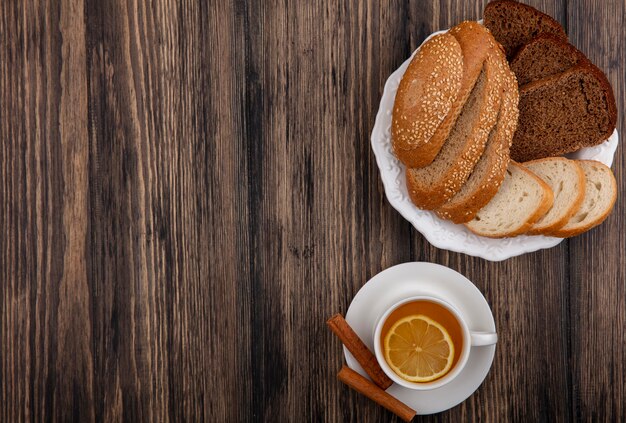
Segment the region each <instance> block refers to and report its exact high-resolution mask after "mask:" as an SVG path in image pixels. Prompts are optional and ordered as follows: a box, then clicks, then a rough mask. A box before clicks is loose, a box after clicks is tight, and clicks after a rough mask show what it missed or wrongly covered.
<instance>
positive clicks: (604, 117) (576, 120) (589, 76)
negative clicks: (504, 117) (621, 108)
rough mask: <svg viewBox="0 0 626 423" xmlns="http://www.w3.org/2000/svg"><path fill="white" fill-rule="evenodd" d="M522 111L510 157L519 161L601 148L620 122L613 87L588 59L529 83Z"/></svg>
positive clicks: (521, 93)
mask: <svg viewBox="0 0 626 423" xmlns="http://www.w3.org/2000/svg"><path fill="white" fill-rule="evenodd" d="M519 112H520V115H519V122H518V125H517V131H516V132H515V135H514V137H513V145H512V146H511V158H512V159H513V160H516V161H518V162H525V161H529V160H534V159H541V158H544V157H553V156H560V155H563V154H565V153H570V152H573V151H576V150H579V149H580V148H582V147H590V146H594V145H598V144H601V143H602V142H604V141H605V140H606V139H607V138H609V136H611V134H612V133H613V130H614V129H615V123H616V121H617V109H616V106H615V98H614V97H613V89H612V88H611V85H610V84H609V82H608V80H607V79H606V76H605V75H604V73H602V71H601V70H600V69H598V68H597V67H596V66H594V65H593V64H591V62H588V61H584V62H581V63H579V64H578V65H576V66H574V67H573V68H570V69H568V70H566V71H565V72H563V73H560V74H557V75H554V76H551V77H548V78H543V79H540V80H538V81H535V82H532V83H530V84H527V85H525V86H524V87H523V88H522V89H520V101H519Z"/></svg>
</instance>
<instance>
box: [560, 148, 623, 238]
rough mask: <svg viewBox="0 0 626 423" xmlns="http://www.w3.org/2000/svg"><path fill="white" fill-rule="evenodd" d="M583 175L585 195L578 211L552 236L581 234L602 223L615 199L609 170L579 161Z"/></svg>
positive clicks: (614, 188) (564, 236) (590, 162)
mask: <svg viewBox="0 0 626 423" xmlns="http://www.w3.org/2000/svg"><path fill="white" fill-rule="evenodd" d="M578 163H579V164H580V166H581V167H582V169H583V171H584V173H585V195H584V199H583V201H582V204H581V205H580V208H579V209H578V211H577V212H576V213H575V214H574V215H573V216H572V217H571V218H570V219H569V221H568V222H567V223H566V224H565V225H564V226H563V227H561V228H560V229H558V230H555V231H553V232H551V233H550V234H551V235H552V236H557V237H560V238H567V237H571V236H575V235H578V234H581V233H583V232H585V231H588V230H589V229H591V228H593V227H594V226H597V225H599V224H600V223H602V222H603V221H604V220H605V219H606V218H607V217H608V215H609V213H610V212H611V210H612V209H613V205H614V204H615V199H616V198H617V184H616V182H615V176H613V172H612V171H611V169H610V168H608V167H607V166H605V165H604V164H602V163H600V162H596V161H594V160H579V161H578Z"/></svg>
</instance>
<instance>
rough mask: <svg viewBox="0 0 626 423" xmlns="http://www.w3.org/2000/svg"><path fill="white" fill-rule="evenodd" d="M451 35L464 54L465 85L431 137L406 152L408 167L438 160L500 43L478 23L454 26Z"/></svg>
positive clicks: (420, 165)
mask: <svg viewBox="0 0 626 423" xmlns="http://www.w3.org/2000/svg"><path fill="white" fill-rule="evenodd" d="M448 34H450V35H452V36H453V37H454V38H455V39H456V40H457V41H458V43H459V45H460V46H461V51H462V54H463V78H462V79H461V87H460V88H459V90H458V94H457V96H456V99H455V101H454V103H452V107H450V109H449V111H448V113H447V115H445V117H444V118H443V120H442V121H441V123H440V124H439V126H438V127H437V129H436V130H435V132H434V134H433V136H432V137H431V138H430V140H428V141H427V142H426V143H425V144H423V145H422V146H421V147H419V148H416V149H413V150H412V151H411V152H410V153H408V154H407V153H404V156H403V158H404V159H405V163H407V164H408V167H415V168H419V167H424V166H427V165H429V164H430V163H432V162H433V160H435V157H437V154H438V153H439V151H440V150H441V148H442V146H443V145H444V143H445V142H446V140H447V139H448V137H449V135H450V133H451V131H452V127H453V126H454V124H455V122H456V120H457V118H458V117H459V114H460V113H461V109H462V108H463V105H464V104H465V102H466V101H467V99H468V97H469V95H470V92H471V91H472V88H473V87H474V85H475V84H476V80H477V79H478V75H479V74H480V72H481V70H482V68H483V63H484V61H485V59H486V57H487V53H488V52H489V50H490V49H492V48H494V46H495V45H496V41H495V40H494V39H493V37H492V36H491V34H490V33H489V31H487V29H486V28H485V27H484V26H482V25H481V24H479V23H478V22H471V21H465V22H461V23H460V24H458V25H456V26H454V27H452V28H451V29H450V31H448Z"/></svg>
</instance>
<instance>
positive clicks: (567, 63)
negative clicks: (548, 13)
mask: <svg viewBox="0 0 626 423" xmlns="http://www.w3.org/2000/svg"><path fill="white" fill-rule="evenodd" d="M582 60H586V58H585V55H584V54H582V53H581V52H580V51H579V50H578V49H577V48H576V47H574V46H573V45H571V44H570V43H568V42H567V41H564V40H563V39H562V38H559V37H557V36H555V35H554V34H549V33H548V34H541V35H539V36H537V37H535V38H533V39H532V41H530V42H529V43H528V44H526V45H524V46H523V47H522V48H521V49H520V50H519V51H518V52H517V54H516V55H515V57H514V58H513V60H511V70H513V72H515V76H517V83H518V84H519V86H520V87H521V86H523V85H525V84H528V83H529V82H533V81H536V80H538V79H541V78H545V77H547V76H551V75H555V74H557V73H561V72H564V71H565V70H567V69H569V68H571V67H572V66H575V65H576V64H578V63H579V62H580V61H582Z"/></svg>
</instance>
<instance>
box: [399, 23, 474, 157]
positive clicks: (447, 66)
mask: <svg viewBox="0 0 626 423" xmlns="http://www.w3.org/2000/svg"><path fill="white" fill-rule="evenodd" d="M462 78H463V52H462V51H461V45H460V44H459V42H458V41H457V39H456V38H455V37H454V36H452V35H450V34H447V33H446V34H440V35H436V36H434V37H433V38H431V39H430V40H428V41H426V42H425V43H424V44H423V45H422V46H421V47H420V49H419V51H418V52H417V53H416V54H415V56H414V57H413V59H412V60H411V63H410V64H409V66H408V67H407V69H406V72H405V73H404V75H403V77H402V80H401V81H400V85H399V86H398V91H397V92H396V98H395V102H394V106H393V115H392V122H391V139H392V145H393V149H394V152H395V155H396V157H397V158H398V159H399V160H400V161H401V162H402V163H404V164H405V165H407V166H409V167H419V166H423V165H426V164H428V163H430V162H431V161H432V159H433V158H434V157H435V156H436V155H437V153H438V152H439V149H440V148H441V143H439V144H438V145H437V143H435V142H434V141H433V142H431V138H432V136H433V134H434V133H435V131H436V129H437V128H438V127H439V125H440V124H441V122H442V121H443V120H444V119H445V117H446V116H447V115H448V113H449V112H450V109H451V108H452V106H453V105H454V104H455V101H456V98H457V95H458V93H459V90H460V89H461V79H462Z"/></svg>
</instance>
